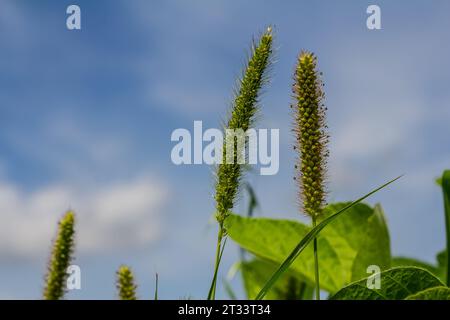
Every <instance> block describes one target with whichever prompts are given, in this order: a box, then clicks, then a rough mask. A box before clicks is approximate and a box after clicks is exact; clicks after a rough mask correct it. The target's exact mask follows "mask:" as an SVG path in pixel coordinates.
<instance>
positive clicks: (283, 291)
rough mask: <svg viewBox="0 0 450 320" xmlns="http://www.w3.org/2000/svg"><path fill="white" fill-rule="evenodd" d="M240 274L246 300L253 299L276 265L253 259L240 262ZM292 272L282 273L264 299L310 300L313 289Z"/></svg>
mask: <svg viewBox="0 0 450 320" xmlns="http://www.w3.org/2000/svg"><path fill="white" fill-rule="evenodd" d="M240 267H241V273H242V278H243V282H244V288H245V291H246V292H247V297H248V299H253V298H254V297H256V295H257V294H258V293H259V292H260V291H261V288H262V287H263V286H264V284H265V283H266V281H267V279H269V277H270V276H271V275H272V274H273V273H274V272H275V271H276V270H277V267H278V265H276V264H274V263H273V262H270V261H265V260H262V259H258V258H255V259H254V260H252V261H245V262H241V264H240ZM300 278H301V277H300V276H299V275H298V274H296V273H295V272H293V271H288V272H286V273H284V274H283V275H282V276H281V277H280V279H279V281H277V283H276V284H275V285H274V286H273V287H272V290H270V291H269V292H268V293H267V295H266V296H265V299H268V300H310V299H312V296H313V287H312V286H311V285H309V284H307V283H306V282H305V281H303V280H301V279H300Z"/></svg>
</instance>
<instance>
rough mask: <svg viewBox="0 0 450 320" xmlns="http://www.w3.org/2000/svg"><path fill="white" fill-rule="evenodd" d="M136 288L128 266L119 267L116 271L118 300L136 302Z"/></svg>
mask: <svg viewBox="0 0 450 320" xmlns="http://www.w3.org/2000/svg"><path fill="white" fill-rule="evenodd" d="M136 288H137V286H136V284H135V282H134V276H133V272H132V271H131V269H130V268H129V267H128V266H120V267H119V270H118V271H117V290H118V292H119V298H120V300H136Z"/></svg>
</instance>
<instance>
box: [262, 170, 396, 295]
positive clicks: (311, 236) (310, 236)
mask: <svg viewBox="0 0 450 320" xmlns="http://www.w3.org/2000/svg"><path fill="white" fill-rule="evenodd" d="M401 177H402V176H399V177H397V178H395V179H392V180H391V181H388V182H387V183H385V184H383V185H381V186H380V187H378V188H376V189H374V190H372V191H370V192H369V193H367V194H365V195H364V196H362V197H360V198H359V199H356V200H355V201H353V202H351V203H349V204H348V205H346V206H345V207H343V208H342V209H341V210H339V211H337V212H335V213H333V214H332V215H330V216H329V217H327V218H326V219H324V220H323V221H321V222H320V223H319V224H318V225H317V226H315V227H314V228H313V229H311V231H309V232H308V233H307V234H306V235H305V236H304V237H303V238H302V239H301V240H300V242H299V243H298V244H297V245H296V246H295V247H294V249H293V250H292V251H291V253H290V254H289V255H288V256H287V257H286V259H284V260H283V262H282V263H281V264H280V266H279V267H278V269H277V271H275V273H274V274H273V275H272V276H271V277H270V278H269V280H268V281H267V282H266V284H265V285H264V287H263V288H262V289H261V291H260V292H259V293H258V295H257V296H256V297H255V299H256V300H261V299H263V298H264V296H265V295H266V294H267V292H268V291H269V290H270V289H271V288H272V286H273V285H274V284H275V283H276V282H277V280H278V279H279V278H280V277H281V276H282V275H283V274H284V273H285V272H286V271H287V270H288V268H289V267H290V266H291V265H292V263H294V261H295V260H296V259H297V258H298V256H299V255H300V254H301V253H302V252H303V250H304V249H305V248H306V247H307V246H308V245H309V244H310V243H311V241H312V240H314V248H316V245H317V241H316V239H317V236H318V235H319V234H320V232H321V231H322V230H323V229H324V228H325V227H326V226H327V225H328V224H330V223H331V222H333V221H335V220H336V219H337V218H338V217H341V215H342V214H343V213H347V211H348V209H350V208H352V207H353V206H355V205H357V204H358V203H360V202H361V201H363V200H364V199H366V198H368V197H370V196H371V195H373V194H374V193H376V192H378V191H380V190H381V189H383V188H385V187H386V186H388V185H390V184H391V183H393V182H394V181H396V180H398V179H400V178H401ZM315 254H316V253H315Z"/></svg>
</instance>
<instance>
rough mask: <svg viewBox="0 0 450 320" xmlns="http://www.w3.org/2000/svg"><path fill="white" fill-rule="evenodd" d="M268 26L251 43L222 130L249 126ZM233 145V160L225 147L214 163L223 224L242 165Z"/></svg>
mask: <svg viewBox="0 0 450 320" xmlns="http://www.w3.org/2000/svg"><path fill="white" fill-rule="evenodd" d="M272 40H273V35H272V28H271V27H269V28H268V29H267V31H266V32H265V33H263V34H262V36H261V37H260V39H259V41H258V44H257V45H256V44H255V43H254V44H253V46H252V50H251V56H250V59H249V61H248V63H247V66H246V68H245V70H244V72H243V77H242V79H241V80H240V81H239V89H238V90H237V93H236V98H235V100H234V105H233V108H232V111H231V117H230V119H229V121H228V124H227V125H226V129H233V130H236V129H242V130H243V131H244V132H245V131H246V130H247V129H249V128H250V127H251V125H252V122H253V120H254V116H255V114H256V112H257V103H258V96H259V92H260V90H261V88H262V87H263V85H264V84H265V83H266V82H267V77H266V70H267V67H268V66H269V64H270V57H271V54H272ZM236 149H237V147H236V146H235V148H234V163H230V164H228V163H226V147H225V145H224V148H223V164H220V165H219V166H218V170H217V183H216V194H215V200H216V210H217V215H216V218H217V221H218V222H219V225H220V226H222V225H223V221H224V220H225V219H226V217H227V216H228V214H229V212H230V210H231V209H232V208H233V206H234V201H235V198H236V195H237V192H238V189H239V182H240V179H241V176H242V164H239V163H238V161H237V154H238V151H237V150H236Z"/></svg>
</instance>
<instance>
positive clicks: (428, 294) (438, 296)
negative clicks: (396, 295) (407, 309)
mask: <svg viewBox="0 0 450 320" xmlns="http://www.w3.org/2000/svg"><path fill="white" fill-rule="evenodd" d="M406 300H450V288H447V287H435V288H430V289H426V290H423V291H420V292H418V293H416V294H413V295H410V296H408V297H406Z"/></svg>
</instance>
